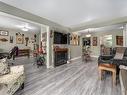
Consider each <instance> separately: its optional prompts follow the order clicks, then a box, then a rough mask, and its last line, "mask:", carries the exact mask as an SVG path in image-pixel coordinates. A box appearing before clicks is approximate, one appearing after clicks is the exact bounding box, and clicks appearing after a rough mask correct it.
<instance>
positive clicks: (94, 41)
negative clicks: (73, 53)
mask: <svg viewBox="0 0 127 95" xmlns="http://www.w3.org/2000/svg"><path fill="white" fill-rule="evenodd" d="M93 46H97V37H93Z"/></svg>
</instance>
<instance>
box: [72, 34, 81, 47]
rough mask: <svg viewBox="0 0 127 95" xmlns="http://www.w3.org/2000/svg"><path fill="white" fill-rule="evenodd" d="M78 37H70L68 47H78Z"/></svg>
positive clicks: (75, 35)
mask: <svg viewBox="0 0 127 95" xmlns="http://www.w3.org/2000/svg"><path fill="white" fill-rule="evenodd" d="M79 42H80V36H79V35H77V34H71V35H70V45H77V46H78V45H79V44H80V43H79Z"/></svg>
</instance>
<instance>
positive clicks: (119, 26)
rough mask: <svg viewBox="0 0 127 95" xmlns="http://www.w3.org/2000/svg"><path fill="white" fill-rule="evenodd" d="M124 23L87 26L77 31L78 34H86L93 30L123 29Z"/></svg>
mask: <svg viewBox="0 0 127 95" xmlns="http://www.w3.org/2000/svg"><path fill="white" fill-rule="evenodd" d="M123 29H124V24H117V25H110V26H105V27H99V28H88V29H84V30H81V31H77V33H79V34H81V35H82V34H87V33H88V32H89V33H94V32H111V31H123Z"/></svg>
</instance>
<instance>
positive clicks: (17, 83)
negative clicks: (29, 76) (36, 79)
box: [0, 65, 25, 95]
mask: <svg viewBox="0 0 127 95" xmlns="http://www.w3.org/2000/svg"><path fill="white" fill-rule="evenodd" d="M24 78H25V77H24V66H22V65H21V66H12V67H10V73H8V74H6V75H2V76H0V95H13V94H14V93H15V92H16V91H17V90H18V89H19V88H20V87H22V88H23V87H24Z"/></svg>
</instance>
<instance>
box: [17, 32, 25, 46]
mask: <svg viewBox="0 0 127 95" xmlns="http://www.w3.org/2000/svg"><path fill="white" fill-rule="evenodd" d="M16 43H17V44H23V43H24V34H20V33H16Z"/></svg>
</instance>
